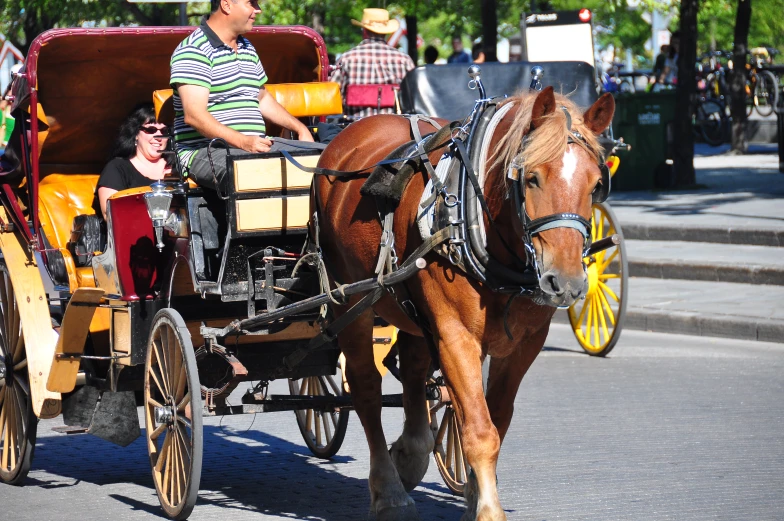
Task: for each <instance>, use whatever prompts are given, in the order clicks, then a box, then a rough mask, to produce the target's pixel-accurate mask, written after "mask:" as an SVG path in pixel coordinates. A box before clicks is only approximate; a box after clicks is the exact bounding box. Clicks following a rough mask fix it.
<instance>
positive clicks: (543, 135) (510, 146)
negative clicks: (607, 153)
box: [492, 92, 602, 172]
mask: <svg viewBox="0 0 784 521" xmlns="http://www.w3.org/2000/svg"><path fill="white" fill-rule="evenodd" d="M537 94H538V93H537V92H533V93H529V92H524V93H521V94H518V95H516V96H512V97H510V98H509V101H508V102H507V103H514V104H517V105H519V108H518V110H517V115H516V116H515V120H514V122H512V126H511V127H510V129H509V131H508V132H507V133H506V134H505V135H504V136H503V137H502V138H501V140H500V141H499V142H498V144H497V145H496V148H495V151H494V153H493V156H492V157H493V160H492V166H493V167H498V166H502V167H503V170H502V172H506V169H507V168H508V166H509V165H510V164H511V162H512V160H513V159H515V158H516V157H518V156H520V159H522V163H523V167H524V168H525V171H526V172H530V171H531V170H533V169H535V168H537V167H539V166H541V165H544V164H547V163H550V162H552V161H557V160H559V159H560V158H562V157H563V155H564V154H565V153H566V147H567V146H568V138H569V131H568V129H567V127H566V114H564V111H563V110H561V109H560V107H561V106H563V107H566V110H568V111H569V114H570V115H571V117H572V130H573V131H577V132H579V133H580V134H582V136H583V138H584V141H581V140H575V143H576V144H577V145H578V146H581V147H583V148H584V149H585V150H586V151H587V152H588V153H589V154H590V155H591V157H592V158H594V159H595V160H596V162H597V163H598V162H599V161H600V160H601V159H602V158H601V156H602V148H601V146H600V145H599V140H598V139H597V138H596V135H595V134H594V133H593V131H591V130H590V129H588V127H587V126H586V125H585V122H584V121H583V112H584V111H585V110H587V109H581V108H580V107H578V106H577V105H576V104H575V103H574V102H573V101H572V100H570V99H569V98H567V97H566V96H563V95H561V94H556V95H555V101H556V104H557V106H558V107H559V108H557V109H556V110H555V111H553V113H552V114H549V115H548V116H545V118H544V122H543V123H542V124H541V125H540V126H539V127H537V128H536V130H534V131H533V132H532V133H531V136H530V139H528V140H527V142H525V143H524V142H523V139H524V137H525V135H526V133H527V132H528V127H529V126H530V125H531V110H532V109H533V105H534V101H535V100H536V96H537Z"/></svg>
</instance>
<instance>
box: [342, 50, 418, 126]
mask: <svg viewBox="0 0 784 521" xmlns="http://www.w3.org/2000/svg"><path fill="white" fill-rule="evenodd" d="M414 67H415V65H414V61H413V60H412V59H411V57H410V56H409V55H407V54H403V53H402V52H400V51H398V50H397V49H395V48H393V47H390V46H389V45H388V44H387V43H386V42H385V41H384V40H383V39H382V38H368V39H366V40H362V41H361V42H360V44H359V45H357V46H356V47H354V48H353V49H351V50H349V51H347V52H346V53H345V54H343V55H342V56H341V57H340V59H339V60H338V61H337V64H336V68H335V71H334V72H333V73H332V75H331V76H330V78H329V79H330V81H335V82H337V83H340V92H341V94H342V95H343V102H344V103H343V113H344V114H346V115H347V116H360V117H364V116H371V115H373V114H392V113H394V112H395V110H394V109H392V108H385V109H381V110H378V109H375V108H372V107H368V108H358V107H351V108H349V107H346V106H345V100H346V85H368V84H372V83H400V82H401V81H403V77H404V76H405V75H406V73H407V72H408V71H410V70H411V69H413V68H414Z"/></svg>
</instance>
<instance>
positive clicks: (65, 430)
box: [52, 425, 87, 434]
mask: <svg viewBox="0 0 784 521" xmlns="http://www.w3.org/2000/svg"><path fill="white" fill-rule="evenodd" d="M52 430H53V431H54V432H59V433H60V434H87V427H79V426H78V425H59V426H57V427H52Z"/></svg>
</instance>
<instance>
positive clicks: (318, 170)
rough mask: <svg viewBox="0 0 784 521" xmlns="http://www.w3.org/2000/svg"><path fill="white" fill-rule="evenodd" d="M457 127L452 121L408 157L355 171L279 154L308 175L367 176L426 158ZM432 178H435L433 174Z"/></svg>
mask: <svg viewBox="0 0 784 521" xmlns="http://www.w3.org/2000/svg"><path fill="white" fill-rule="evenodd" d="M459 126H460V125H459V122H457V121H453V122H452V123H450V124H449V125H448V126H445V127H442V128H441V129H439V130H438V132H436V133H435V134H433V135H432V136H431V137H430V139H428V140H426V141H425V142H424V143H422V142H420V143H419V146H418V147H417V150H415V151H414V153H413V154H412V155H410V156H408V157H399V158H394V159H382V160H381V161H379V162H377V163H374V164H372V165H368V166H366V167H363V168H360V169H357V170H334V169H332V168H322V167H320V166H313V167H311V166H305V165H303V164H302V163H300V162H299V161H297V160H296V159H294V157H293V156H292V155H291V154H290V153H289V152H288V151H286V150H281V151H280V153H281V155H282V156H283V157H285V158H286V160H287V161H288V162H289V163H291V164H292V165H294V166H296V167H297V168H299V169H300V170H302V171H304V172H307V173H309V174H314V175H328V176H331V177H350V176H355V175H358V174H362V173H365V174H367V173H369V172H368V170H370V169H371V168H375V167H377V166H385V165H394V164H398V163H407V162H409V161H415V160H417V159H420V158H421V157H422V156H423V154H425V157H427V156H426V154H428V153H430V152H432V151H433V150H437V149H439V148H441V147H443V146H444V145H446V144H447V143H449V142H450V141H451V140H452V130H453V129H454V128H457V127H459ZM427 163H429V160H428V161H427V162H426V164H427ZM431 169H432V165H431ZM428 174H430V172H428ZM432 176H433V177H435V172H433V174H432ZM436 179H437V178H436Z"/></svg>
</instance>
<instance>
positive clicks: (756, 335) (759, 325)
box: [553, 308, 784, 343]
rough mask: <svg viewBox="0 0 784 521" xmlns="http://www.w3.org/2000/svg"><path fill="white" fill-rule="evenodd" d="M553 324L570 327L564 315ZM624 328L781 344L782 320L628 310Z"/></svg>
mask: <svg viewBox="0 0 784 521" xmlns="http://www.w3.org/2000/svg"><path fill="white" fill-rule="evenodd" d="M553 322H554V323H557V324H569V317H568V316H567V314H566V313H556V314H555V316H554V317H553ZM623 327H624V328H625V329H638V330H642V331H652V332H655V333H676V334H682V335H693V336H708V337H721V338H735V339H739V340H758V341H760V342H778V343H781V342H784V320H776V319H764V318H754V317H736V316H727V315H706V314H703V313H695V312H691V311H662V310H660V309H647V308H627V310H626V320H625V322H624V325H623Z"/></svg>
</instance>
